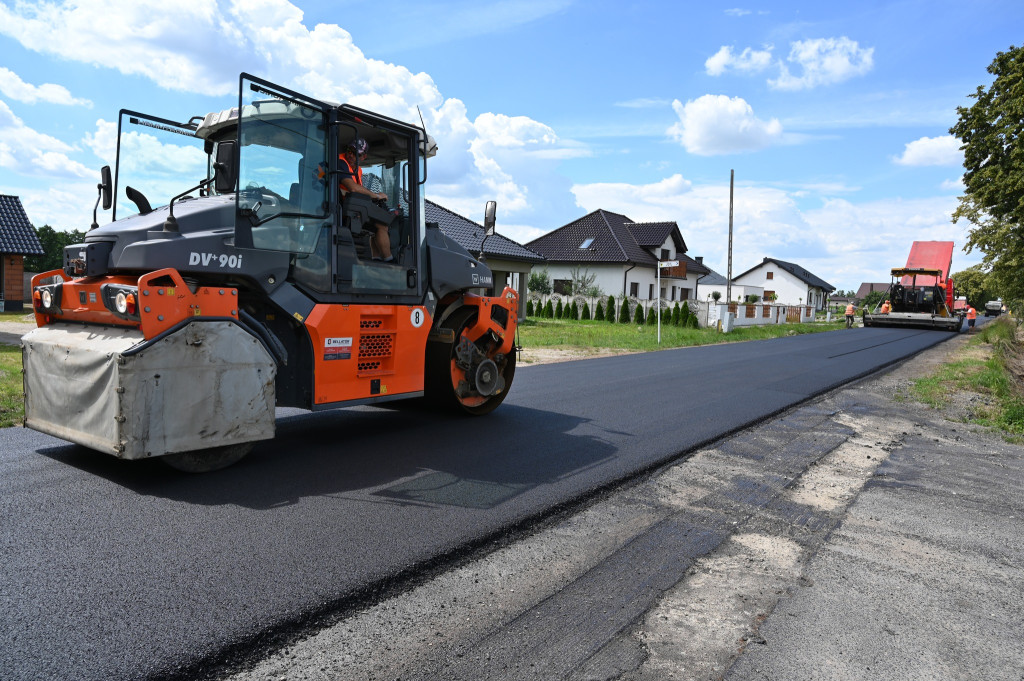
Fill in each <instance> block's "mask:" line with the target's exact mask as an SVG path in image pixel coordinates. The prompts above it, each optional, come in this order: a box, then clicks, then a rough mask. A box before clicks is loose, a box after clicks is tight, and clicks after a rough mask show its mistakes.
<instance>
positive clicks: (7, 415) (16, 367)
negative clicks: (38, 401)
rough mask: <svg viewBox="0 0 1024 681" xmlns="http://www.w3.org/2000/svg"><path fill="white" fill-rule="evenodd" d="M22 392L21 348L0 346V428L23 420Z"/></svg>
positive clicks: (14, 424)
mask: <svg viewBox="0 0 1024 681" xmlns="http://www.w3.org/2000/svg"><path fill="white" fill-rule="evenodd" d="M23 391H24V387H23V384H22V381H21V348H20V347H18V346H17V345H0V428H8V427H10V426H17V425H21V422H22V421H23V420H24V418H25V405H24V404H23V402H22V394H23Z"/></svg>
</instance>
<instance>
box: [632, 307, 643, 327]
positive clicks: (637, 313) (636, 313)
mask: <svg viewBox="0 0 1024 681" xmlns="http://www.w3.org/2000/svg"><path fill="white" fill-rule="evenodd" d="M633 323H634V324H643V323H644V306H643V305H641V304H640V303H637V304H636V309H635V310H633Z"/></svg>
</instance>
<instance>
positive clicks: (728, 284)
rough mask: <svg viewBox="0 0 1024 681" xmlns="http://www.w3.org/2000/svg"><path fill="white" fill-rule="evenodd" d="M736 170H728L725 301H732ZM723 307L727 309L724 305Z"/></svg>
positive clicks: (727, 302)
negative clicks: (733, 217) (727, 242)
mask: <svg viewBox="0 0 1024 681" xmlns="http://www.w3.org/2000/svg"><path fill="white" fill-rule="evenodd" d="M735 177H736V171H735V170H730V171H729V273H728V274H727V275H726V277H725V303H726V305H727V306H728V304H729V303H731V302H732V186H733V180H734V179H735ZM725 309H727V310H728V309H729V308H728V307H726V308H725Z"/></svg>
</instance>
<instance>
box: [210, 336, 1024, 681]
mask: <svg viewBox="0 0 1024 681" xmlns="http://www.w3.org/2000/svg"><path fill="white" fill-rule="evenodd" d="M966 340H967V339H966V336H960V337H957V338H954V339H952V340H951V341H949V342H947V343H943V344H941V345H940V346H937V347H936V348H933V349H931V350H929V351H927V352H925V353H922V355H920V356H919V357H917V358H915V359H914V360H911V361H909V362H906V363H904V364H902V365H900V366H898V367H895V368H894V369H892V370H890V371H888V372H886V373H882V374H878V375H876V376H874V377H870V378H868V379H865V380H862V381H860V382H858V383H855V384H851V385H850V386H847V387H846V388H844V389H841V390H837V391H834V392H832V393H829V394H827V395H824V396H822V397H820V398H817V399H815V400H812V401H810V402H808V403H805V404H804V405H801V406H800V407H797V408H795V409H793V410H791V411H790V412H787V413H786V414H783V415H782V416H780V417H778V418H776V419H772V420H771V421H768V422H765V423H762V424H760V425H758V426H756V427H753V428H749V429H746V430H744V431H742V432H740V433H736V434H734V435H733V436H731V437H729V438H726V439H724V440H722V441H719V442H717V443H715V444H714V445H713V446H711V447H708V448H705V449H701V450H699V451H696V452H691V453H689V454H688V455H687V456H686V457H684V458H683V459H681V460H680V461H678V462H676V463H673V464H670V465H668V466H666V467H664V468H662V469H661V470H659V471H657V472H656V473H653V474H651V475H648V476H646V477H644V478H643V479H640V480H636V481H633V482H631V483H629V484H626V485H624V486H623V487H621V488H620V489H617V490H614V491H611V492H608V493H607V494H605V495H604V496H602V497H601V498H598V499H595V500H593V501H592V502H591V503H589V504H588V505H587V506H586V507H584V508H579V509H574V511H573V512H571V513H568V512H567V513H566V514H564V515H563V516H561V517H558V518H555V519H552V520H551V521H549V522H548V523H546V524H545V525H544V526H543V527H540V528H537V529H536V531H535V532H533V533H532V534H530V535H529V536H525V537H518V536H517V537H510V538H508V540H507V541H506V542H499V543H497V544H496V545H494V546H492V547H491V548H490V549H489V550H487V551H482V552H481V553H480V554H479V555H478V556H477V557H475V558H473V559H468V560H466V561H464V562H462V563H460V564H458V565H455V566H452V567H451V568H450V569H447V570H445V571H443V572H440V573H439V574H436V575H433V576H430V577H427V578H424V580H423V582H422V583H420V584H419V585H417V586H415V587H413V588H410V589H409V590H408V591H407V592H405V593H402V594H401V595H398V596H395V597H392V598H388V599H386V600H383V601H381V602H380V603H377V604H376V605H372V606H369V607H366V608H364V609H361V610H359V611H354V612H348V613H342V614H340V615H339V616H338V617H337V618H336V620H335V621H330V622H323V623H321V625H322V626H320V627H319V628H317V629H316V630H309V631H305V632H302V633H300V634H297V635H296V636H295V637H294V638H293V640H291V641H290V642H289V643H288V644H287V645H284V646H279V647H278V648H276V649H275V650H274V651H273V652H271V653H270V654H269V655H266V656H263V657H261V658H260V659H248V660H242V661H238V664H237V665H236V669H237V672H236V675H235V676H230V677H229V678H232V679H282V678H289V679H292V678H303V679H325V680H326V679H396V678H401V679H437V678H444V679H509V680H512V679H516V680H518V679H556V678H561V679H575V680H583V679H622V680H628V681H648V680H649V681H654V680H655V679H658V680H661V679H695V680H696V679H721V678H731V679H780V680H781V679H797V678H807V679H812V678H813V679H861V678H863V679H885V678H892V679H918V678H919V679H925V678H964V679H967V678H989V679H1014V680H1019V679H1021V676H1020V671H1019V659H1020V658H1021V656H1022V654H1024V645H1022V642H1021V640H1020V637H1019V636H1018V635H1017V634H1016V633H1015V632H1016V631H1017V628H1018V627H1017V624H1016V621H1017V619H1018V614H1019V612H1021V611H1022V610H1024V548H1022V547H1024V542H1022V541H1021V540H1022V539H1024V529H1022V528H1024V523H1020V522H1019V517H1020V515H1021V514H1022V513H1024V473H1022V470H1024V467H1022V466H1021V463H1022V459H1024V448H1021V447H1020V446H1016V445H1010V444H1007V443H1005V442H1004V441H1003V440H1002V439H1001V438H1000V437H999V434H998V433H993V432H989V431H984V430H982V429H979V428H975V427H972V426H967V425H966V424H963V423H960V422H955V421H949V420H946V419H945V418H944V417H943V414H941V413H939V412H936V411H934V410H930V409H928V408H926V407H924V406H922V405H919V404H917V403H914V402H911V401H907V400H906V398H905V397H904V396H905V395H906V394H908V390H907V388H908V387H909V385H910V382H911V381H912V380H913V379H914V378H915V377H916V376H920V375H924V374H926V373H928V372H929V371H930V370H931V369H932V368H934V367H935V366H936V365H938V364H940V363H942V362H944V361H945V360H946V359H947V357H948V356H949V354H950V353H951V352H952V351H954V350H956V349H957V348H958V347H960V346H961V345H963V344H964V343H965V342H966ZM897 398H898V399H897ZM950 415H951V416H954V417H955V414H954V413H952V412H951V414H950ZM217 678H223V677H217Z"/></svg>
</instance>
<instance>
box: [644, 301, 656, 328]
mask: <svg viewBox="0 0 1024 681" xmlns="http://www.w3.org/2000/svg"><path fill="white" fill-rule="evenodd" d="M657 325H658V313H657V312H655V310H654V306H653V305H651V307H650V309H649V310H647V326H657Z"/></svg>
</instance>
